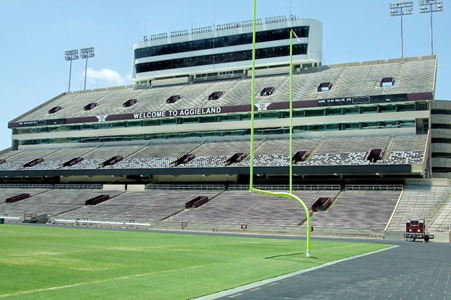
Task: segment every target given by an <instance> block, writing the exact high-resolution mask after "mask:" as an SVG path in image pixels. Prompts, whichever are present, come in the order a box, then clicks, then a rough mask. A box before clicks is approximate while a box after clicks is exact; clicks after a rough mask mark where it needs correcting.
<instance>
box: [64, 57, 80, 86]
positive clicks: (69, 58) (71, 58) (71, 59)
mask: <svg viewBox="0 0 451 300" xmlns="http://www.w3.org/2000/svg"><path fill="white" fill-rule="evenodd" d="M64 55H65V56H64V59H66V61H70V68H69V87H68V89H67V91H68V92H70V78H71V74H72V61H73V60H76V59H78V50H67V51H64Z"/></svg>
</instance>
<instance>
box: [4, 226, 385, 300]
mask: <svg viewBox="0 0 451 300" xmlns="http://www.w3.org/2000/svg"><path fill="white" fill-rule="evenodd" d="M0 233H1V234H0V244H1V245H2V247H3V249H2V252H0V268H1V269H2V272H0V291H3V293H4V294H0V298H7V299H24V297H28V296H30V298H33V299H48V298H49V297H52V298H57V299H59V298H72V297H76V298H78V299H90V298H92V297H96V298H98V299H102V298H110V299H111V298H116V299H119V298H120V299H134V298H136V297H146V298H153V299H186V298H193V297H199V296H202V295H208V294H213V293H216V292H218V291H223V290H228V289H232V288H234V287H237V286H243V285H246V284H250V283H255V282H261V281H262V280H265V279H267V278H277V276H281V275H283V274H291V273H293V272H295V271H299V270H300V269H302V268H307V269H311V268H312V267H315V266H318V265H324V264H326V263H329V262H331V261H335V260H340V259H343V258H344V257H349V256H352V255H348V254H347V253H349V252H354V253H353V254H362V252H368V251H369V252H372V251H373V250H375V249H377V248H379V249H381V248H385V247H387V245H384V244H368V243H343V242H320V241H314V243H313V247H312V249H313V251H312V253H313V255H312V256H313V257H312V258H311V259H308V258H305V252H304V253H303V252H302V250H301V251H298V249H303V245H304V244H305V241H303V240H292V239H268V238H260V237H247V236H243V237H230V236H211V235H191V234H189V235H187V234H168V233H151V232H131V231H113V230H92V229H79V228H67V227H34V226H17V225H2V226H1V227H0ZM157 241H158V242H159V243H160V244H155V243H156V242H157ZM149 242H150V243H149ZM79 244H80V245H79ZM30 245H33V246H34V247H30ZM358 245H360V246H359V247H357V246H358ZM187 247H188V248H187ZM358 248H359V249H360V248H365V249H366V250H365V251H363V250H358ZM62 249H67V253H64V255H63V254H61V257H62V259H55V256H54V255H53V256H52V255H49V253H50V254H52V251H62ZM187 249H192V250H193V251H191V250H189V251H187ZM294 250H295V251H294ZM29 251H32V252H31V254H30V253H29ZM355 251H357V252H358V253H355ZM193 252H194V253H193ZM149 253H150V254H151V255H152V256H155V258H156V259H155V261H152V263H153V266H154V267H155V268H153V269H148V268H147V267H146V266H145V263H146V262H148V254H149ZM198 253H200V256H197V254H198ZM332 253H333V254H332ZM130 254H134V255H132V256H131V255H130ZM31 255H35V257H32V256H31ZM315 255H316V256H315ZM24 257H25V258H26V259H28V260H29V262H30V263H27V261H26V260H25V263H23V262H22V263H20V261H18V259H22V258H24ZM30 257H31V258H30ZM166 257H169V260H168V261H166V260H165V258H166ZM56 258H59V257H58V255H56ZM5 259H6V260H7V261H8V259H9V260H11V259H12V260H13V262H16V263H15V264H10V265H9V266H8V264H6V263H5ZM14 259H16V261H14ZM143 259H144V260H143ZM18 262H19V263H18ZM143 262H144V263H143ZM60 263H61V264H60ZM74 265H75V266H78V265H80V267H79V268H75V270H74ZM301 265H303V266H301ZM8 268H9V269H8ZM89 268H91V269H93V271H92V273H91V274H89V276H91V278H90V280H91V281H92V282H90V283H86V282H85V283H82V284H81V285H79V284H80V282H83V280H82V279H85V278H87V277H86V275H85V274H86V272H87V270H88V269H89ZM96 268H98V269H100V270H102V269H106V270H108V273H112V274H106V275H108V276H106V278H104V277H103V276H104V274H103V273H102V271H100V272H97V273H96V270H95V269H96ZM136 270H137V271H136ZM154 270H155V272H153V271H154ZM3 271H5V272H3ZM88 272H90V271H88ZM2 274H3V275H2ZM14 275H15V276H16V277H15V276H14ZM157 275H158V276H157ZM18 278H19V279H18ZM61 286H69V287H68V288H65V289H64V288H63V289H61V288H58V287H61ZM51 287H56V288H51ZM41 288H44V289H43V290H42V291H39V292H38V290H39V289H41ZM7 290H8V291H7ZM24 290H25V291H26V290H31V291H33V290H34V291H35V292H32V293H22V292H23V291H24ZM0 293H1V292H0ZM8 293H9V295H10V296H7V294H8ZM112 295H114V296H117V297H112Z"/></svg>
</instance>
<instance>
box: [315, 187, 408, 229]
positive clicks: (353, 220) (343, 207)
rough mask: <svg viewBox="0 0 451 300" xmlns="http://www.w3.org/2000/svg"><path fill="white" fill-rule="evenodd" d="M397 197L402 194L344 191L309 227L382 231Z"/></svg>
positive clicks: (395, 192)
mask: <svg viewBox="0 0 451 300" xmlns="http://www.w3.org/2000/svg"><path fill="white" fill-rule="evenodd" d="M400 193H401V191H383V190H379V191H374V190H367V191H366V190H351V191H349V190H346V191H345V192H344V193H343V194H342V195H341V196H340V197H339V198H338V199H337V200H336V201H335V202H334V203H333V205H332V206H330V207H329V210H327V211H320V212H318V213H317V214H315V215H314V216H313V217H312V218H311V220H310V222H311V226H313V227H320V228H321V227H328V228H361V229H378V230H383V229H384V228H385V226H386V225H387V223H388V221H389V219H390V216H391V214H392V212H393V209H394V208H395V205H396V203H397V201H398V198H399V195H400ZM404 225H405V223H404Z"/></svg>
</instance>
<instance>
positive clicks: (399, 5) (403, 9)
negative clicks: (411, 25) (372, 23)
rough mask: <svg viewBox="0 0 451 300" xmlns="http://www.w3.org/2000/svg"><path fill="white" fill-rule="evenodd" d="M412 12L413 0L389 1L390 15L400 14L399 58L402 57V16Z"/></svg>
mask: <svg viewBox="0 0 451 300" xmlns="http://www.w3.org/2000/svg"><path fill="white" fill-rule="evenodd" d="M412 13H413V1H404V2H395V3H390V16H392V17H393V16H401V58H404V49H403V48H404V47H403V44H404V42H403V28H402V16H403V15H411V14H412Z"/></svg>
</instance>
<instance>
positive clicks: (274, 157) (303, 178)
mask: <svg viewBox="0 0 451 300" xmlns="http://www.w3.org/2000/svg"><path fill="white" fill-rule="evenodd" d="M257 23H258V25H257V35H256V49H257V50H256V76H257V77H256V80H255V95H251V90H252V89H251V78H250V77H251V67H252V61H251V57H252V26H251V24H252V23H251V22H249V21H247V22H238V23H230V24H224V25H218V26H216V27H215V28H211V27H203V28H197V29H192V30H191V32H189V31H187V30H182V31H177V32H171V33H170V34H159V35H153V36H150V38H147V37H146V38H145V40H144V41H142V42H139V43H137V44H135V45H134V47H133V76H132V77H133V78H132V80H133V82H134V84H133V85H131V86H123V87H114V88H104V89H96V90H88V91H78V92H67V93H66V92H65V93H62V94H60V95H58V96H56V97H54V98H52V99H50V100H49V101H47V102H45V103H42V104H41V105H39V106H37V107H36V108H34V109H32V110H31V111H29V112H27V113H25V114H23V115H21V116H18V117H16V118H14V119H13V120H12V121H11V122H9V124H8V126H9V128H11V129H12V147H11V149H6V150H4V151H2V152H1V153H0V181H1V182H2V184H13V185H14V184H23V183H27V184H29V183H31V184H52V185H58V184H62V183H66V184H80V183H94V184H95V185H99V184H100V185H102V184H110V185H111V184H113V185H119V186H123V185H124V184H126V185H136V184H138V185H142V186H143V187H144V186H145V188H146V189H152V191H153V192H152V193H153V194H155V193H157V192H156V191H154V189H156V187H157V188H158V187H161V184H163V185H165V186H169V185H170V184H176V183H178V184H180V183H183V184H191V185H194V186H198V187H201V186H203V185H205V184H219V185H221V186H222V187H221V188H220V189H223V191H222V192H220V193H219V194H218V195H214V194H215V193H213V192H212V195H213V197H219V196H220V195H222V193H225V194H227V193H229V192H225V191H227V190H228V189H232V188H233V187H234V186H235V187H236V186H238V185H244V186H245V185H246V184H248V183H249V161H250V157H249V148H250V133H251V132H250V119H251V99H252V96H254V97H255V115H254V117H255V132H254V133H255V140H254V143H255V145H254V147H255V153H254V166H255V169H254V174H255V178H254V182H255V183H256V184H266V185H270V186H274V185H275V184H286V183H287V182H288V173H289V171H288V165H289V161H290V159H291V160H292V161H293V173H294V176H295V178H294V183H295V184H297V185H302V186H298V189H304V190H305V189H310V188H311V187H312V186H313V185H315V184H320V185H321V186H320V187H318V191H321V193H323V194H324V191H323V190H331V191H334V192H330V193H329V192H328V193H326V194H327V195H326V196H327V197H320V198H321V199H323V198H324V199H326V198H327V199H329V198H330V199H332V201H336V200H337V199H338V198H340V197H342V198H343V199H346V196H348V195H349V198H348V199H350V200H349V201H351V200H352V199H353V198H352V197H354V198H355V195H354V196H351V195H352V192H349V193H348V195H343V196H342V193H343V192H344V191H345V190H349V191H354V190H355V189H357V190H359V189H360V185H365V186H366V185H367V184H371V185H378V187H376V188H374V186H373V188H372V189H375V190H377V191H378V193H379V194H380V195H382V198H383V199H379V198H380V196H377V195H379V194H378V193H376V194H375V195H373V196H374V197H375V198H374V199H376V198H377V197H379V198H378V199H379V200H378V201H385V200H387V197H388V198H389V200H387V201H389V202H384V204H383V205H382V206H383V207H384V209H385V210H386V211H385V212H384V213H383V215H384V217H383V218H382V219H377V218H376V216H375V215H372V214H371V213H370V212H371V211H372V209H370V208H368V207H367V208H368V209H369V211H364V212H362V214H363V215H364V216H365V218H370V219H372V220H373V221H374V223H375V224H377V226H376V227H377V229H378V230H379V231H381V230H384V229H385V230H388V229H389V228H391V229H392V230H393V231H397V230H399V229H400V227H401V228H402V226H403V225H402V224H403V222H404V221H405V220H404V219H405V217H406V216H407V213H403V212H398V213H397V214H395V213H394V211H395V210H399V209H400V208H399V207H398V204H397V203H399V201H401V200H400V199H401V196H400V191H401V190H403V186H404V185H405V184H406V183H407V182H415V183H418V182H426V183H430V182H432V178H445V179H446V178H450V174H451V173H450V171H451V166H450V162H449V159H450V157H451V147H450V146H449V145H451V140H449V138H448V137H449V134H448V131H449V130H450V126H451V125H449V120H448V119H449V118H448V116H449V114H450V112H451V105H449V104H448V102H447V101H437V100H434V94H435V82H436V74H437V57H436V56H423V57H410V58H402V59H387V60H377V61H366V62H358V63H346V64H337V65H323V64H322V58H321V53H322V25H321V23H320V22H319V21H316V20H311V19H297V18H296V17H295V16H290V17H288V18H286V17H275V18H267V19H265V22H262V21H260V20H259V21H258V22H257ZM291 29H294V31H295V33H296V35H297V36H298V37H299V39H296V40H295V41H294V47H293V50H294V53H293V54H294V55H293V136H294V140H293V150H294V152H293V153H294V155H293V157H289V154H288V153H289V145H288V137H289V133H290V127H289V124H290V121H289V115H290V112H289V107H290V103H289V94H290V77H289V73H290V65H289V58H290V56H289V35H290V31H291ZM305 184H307V185H309V187H306V186H305ZM356 184H357V186H355V185H356ZM440 184H441V185H444V186H447V185H448V181H447V180H444V179H442V181H440V180H439V185H440ZM0 187H1V185H0ZM53 187H54V186H52V189H53ZM237 189H239V188H237ZM382 190H393V191H394V192H393V194H390V195H389V196H387V195H388V194H389V193H388V194H384V193H382V194H381V193H380V191H382ZM448 190H449V188H448V189H447V187H443V189H440V190H439V191H438V192H437V196H435V197H436V198H437V199H435V200H436V201H435V200H434V199H433V200H434V201H435V202H434V205H433V206H434V207H436V206H437V205H438V204H437V203H440V204H444V203H445V202H443V201H445V200H447V199H448V198H449V195H450V193H451V191H448ZM403 191H404V190H403ZM14 193H16V192H15V191H12V192H11V195H14ZM97 194H98V193H97ZM125 194H126V193H125ZM125 194H124V195H125ZM163 194H164V193H162V195H163ZM169 194H171V192H166V193H165V194H164V195H166V196H167V195H169ZM185 194H186V195H187V194H188V193H185ZM232 194H233V193H232ZM329 194H330V195H329ZM407 194H408V193H407V192H406V193H404V195H407ZM124 195H122V194H118V193H116V194H114V195H110V196H111V197H118V199H119V198H120V197H123V196H124ZM315 195H317V193H316V194H315ZM101 196H105V195H101ZM385 196H387V197H385ZM133 197H138V196H137V195H134V196H133ZM140 197H146V195H145V194H143V195H141V196H140ZM162 197H163V196H162ZM199 197H200V196H199ZM205 197H206V196H205ZM240 197H250V196H243V195H241V196H240V194H239V193H238V192H236V194H233V196H230V198H229V199H238V198H240ZM302 197H307V198H309V197H310V198H312V199H313V198H314V196H312V195H310V194H308V193H307V194H303V195H302ZM359 197H363V198H364V197H366V196H363V195H359ZM384 197H385V198H384ZM363 198H362V199H363ZM196 199H197V198H196ZM201 199H204V198H201ZM318 199H319V198H318ZM374 199H372V200H371V201H375V200H374ZM90 200H92V199H90ZM102 201H103V200H102ZM202 201H204V200H202ZM205 201H206V200H205ZM256 201H257V200H256ZM344 201H345V200H343V202H344ZM362 201H363V200H362ZM371 201H370V202H371ZM397 201H398V202H397ZM406 201H407V200H406ZM91 202H92V201H91ZM91 202H90V203H91ZM351 202H352V201H351ZM86 203H87V202H86ZM140 203H141V202H140ZM143 203H144V202H143ZM143 203H141V205H144V204H143ZM203 203H204V202H203ZM321 203H322V202H321ZM324 203H326V202H324ZM324 203H323V204H324ZM381 203H382V202H381ZM323 204H321V205H320V206H321V207H322V205H323ZM86 205H87V204H86ZM130 205H131V204H130ZM186 205H188V202H187V204H186ZM240 205H241V204H240ZM261 205H266V204H261ZM370 205H372V204H370ZM394 205H396V207H395V208H394ZM113 206H114V205H113ZM7 207H8V206H7V205H2V204H0V213H1V209H3V208H5V210H4V212H7V211H8V210H7V209H6V208H7ZM187 207H188V206H187ZM288 207H291V206H287V208H282V207H280V209H281V210H280V212H281V213H282V212H283V211H285V210H284V209H287V210H288V211H292V209H291V208H288ZM312 207H314V203H313V201H312ZM315 207H316V206H315ZM361 207H362V208H363V209H366V208H365V207H364V203H363V202H362V206H361ZM72 210H73V209H72ZM138 210H139V208H138ZM138 210H137V211H138ZM243 210H245V209H243ZM250 211H252V209H249V211H248V212H249V213H250ZM335 211H336V212H338V211H339V206H337V208H336V210H335ZM344 211H346V209H344ZM432 211H434V212H436V211H435V210H434V209H431V210H430V211H429V212H432ZM136 213H137V212H136ZM179 213H180V214H181V212H178V213H176V212H169V213H167V215H166V216H160V217H159V218H158V220H172V221H173V222H175V223H177V224H178V223H180V222H182V223H186V222H187V221H186V220H188V219H185V218H184V216H185V215H186V214H182V216H181V217H180V218H179V215H178V214H179ZM292 213H293V214H294V215H296V214H297V215H296V216H298V215H299V212H298V211H297V212H295V213H294V212H292ZM392 213H393V214H392ZM137 214H138V213H137ZM187 214H188V213H187ZM312 214H313V213H312ZM56 215H58V213H56ZM94 215H95V214H94ZM94 215H89V216H88V215H86V218H94V217H93V216H94ZM424 215H425V212H424V210H423V211H422V212H420V213H418V217H424ZM66 216H67V215H66ZM71 216H72V215H71ZM73 216H76V217H77V218H78V215H73ZM80 216H81V215H80ZM83 216H85V215H83ZM205 216H206V215H202V214H195V213H194V212H193V211H191V217H190V219H189V220H190V222H193V223H195V222H196V220H197V221H199V220H203V219H202V218H203V217H205ZM329 216H330V217H331V216H333V213H331V214H330V215H329ZM337 216H338V219H341V220H342V218H341V216H342V215H340V214H338V215H337ZM416 216H417V215H415V217H416ZM260 217H261V216H259V218H260ZM274 217H276V215H274ZM408 217H409V218H411V217H412V215H409V216H408ZM129 218H131V216H130V217H129ZM230 218H231V219H233V218H235V217H232V216H230ZM296 218H297V217H296ZM397 218H398V219H397ZM231 219H230V220H228V219H227V218H225V217H224V218H222V219H221V222H226V223H227V222H228V221H230V222H232V221H231ZM263 219H264V220H262V221H261V222H263V223H264V222H268V220H269V219H271V216H269V215H265V218H263ZM317 220H319V219H317ZM321 220H322V221H321ZM321 220H319V221H318V222H317V223H314V224H316V226H323V227H327V226H329V225H327V224H330V223H327V222H326V221H327V218H326V217H325V216H323V219H321ZM430 220H432V219H430ZM428 221H429V219H428ZM199 222H200V221H199ZM202 222H204V223H209V222H213V221H212V219H208V218H206V219H205V220H203V221H202ZM233 222H238V221H236V220H235V221H233ZM269 222H270V223H271V222H272V221H269ZM278 222H279V220H278V219H277V220H274V222H273V223H272V225H274V224H279V223H278ZM357 222H360V223H359V224H360V225H362V223H365V221H364V220H362V219H358V220H357ZM77 224H78V223H77ZM284 224H285V223H284ZM287 224H294V225H295V226H297V225H302V224H303V223H302V222H299V223H296V222H295V221H293V220H290V221H287ZM359 224H357V225H356V224H354V223H353V224H344V225H343V224H342V225H343V226H344V227H346V226H347V227H351V228H352V227H355V226H357V227H360V225H359ZM285 225H286V224H285ZM334 226H335V225H334ZM371 226H372V225H371ZM390 226H392V227H390ZM444 226H445V227H446V225H443V224H439V225H436V228H437V230H438V229H440V228H442V229H443V228H445V227H444ZM448 232H449V230H448Z"/></svg>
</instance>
